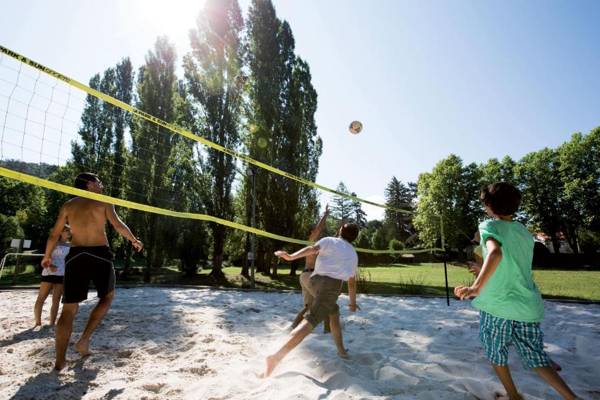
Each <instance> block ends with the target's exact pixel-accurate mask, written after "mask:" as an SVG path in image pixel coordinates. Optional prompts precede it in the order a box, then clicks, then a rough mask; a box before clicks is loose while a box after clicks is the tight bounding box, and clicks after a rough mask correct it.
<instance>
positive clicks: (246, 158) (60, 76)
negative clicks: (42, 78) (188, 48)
mask: <svg viewBox="0 0 600 400" xmlns="http://www.w3.org/2000/svg"><path fill="white" fill-rule="evenodd" d="M0 53H2V54H5V55H7V56H9V57H12V58H14V59H16V60H18V61H20V62H22V63H24V64H26V65H29V66H30V67H32V68H35V69H37V70H38V71H41V72H43V73H45V74H48V75H50V76H52V77H54V78H56V79H59V80H61V81H63V82H65V83H67V84H69V85H71V86H73V87H75V88H77V89H80V90H82V91H84V92H86V93H87V94H89V95H91V96H94V97H97V98H99V99H101V100H104V101H105V102H107V103H110V104H112V105H114V106H116V107H119V108H122V109H123V110H126V111H128V112H130V113H132V114H134V115H137V116H138V117H140V118H143V119H145V120H147V121H150V122H152V123H154V124H156V125H159V126H162V127H163V128H166V129H168V130H170V131H172V132H174V133H177V134H179V135H182V136H184V137H186V138H188V139H191V140H194V141H196V142H199V143H202V144H203V145H205V146H208V147H210V148H212V149H215V150H218V151H221V152H223V153H225V154H228V155H230V156H232V157H236V158H237V159H239V160H242V161H244V162H247V163H249V164H253V165H256V166H257V167H260V168H262V169H265V170H267V171H269V172H273V173H274V174H278V175H281V176H284V177H286V178H289V179H292V180H294V181H296V182H299V183H301V184H303V185H307V186H310V187H312V188H315V189H319V190H323V191H326V192H329V193H333V194H335V195H337V196H341V197H344V198H347V199H351V200H354V201H360V202H362V203H365V204H370V205H372V206H376V207H381V208H385V209H388V210H391V211H395V212H399V213H404V214H412V211H409V210H403V209H400V208H394V207H388V206H386V205H385V204H379V203H375V202H373V201H370V200H366V199H362V198H360V197H357V196H353V195H351V194H348V193H342V192H339V191H337V190H334V189H331V188H328V187H327V186H323V185H320V184H318V183H316V182H312V181H309V180H308V179H304V178H302V177H299V176H296V175H293V174H290V173H288V172H285V171H282V170H280V169H278V168H275V167H272V166H270V165H268V164H265V163H263V162H260V161H257V160H255V159H253V158H251V157H249V156H248V155H246V154H243V153H238V152H237V151H234V150H231V149H228V148H226V147H223V146H221V145H219V144H217V143H214V142H211V141H210V140H208V139H205V138H203V137H202V136H198V135H196V134H194V133H192V132H190V131H188V130H185V129H183V128H181V127H179V126H177V125H174V124H171V123H169V122H166V121H163V120H162V119H160V118H157V117H155V116H153V115H150V114H148V113H146V112H144V111H142V110H139V109H137V108H135V107H132V106H130V105H129V104H127V103H124V102H122V101H120V100H118V99H115V98H114V97H111V96H108V95H106V94H104V93H102V92H100V91H98V90H95V89H92V88H90V87H89V86H86V85H84V84H83V83H80V82H78V81H76V80H74V79H71V78H69V77H68V76H65V75H63V74H61V73H59V72H56V71H54V70H52V69H50V68H48V67H46V66H44V65H42V64H40V63H37V62H35V61H33V60H30V59H29V58H27V57H25V56H23V55H21V54H18V53H15V52H14V51H12V50H10V49H7V48H6V47H3V46H0Z"/></svg>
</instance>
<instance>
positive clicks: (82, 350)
mask: <svg viewBox="0 0 600 400" xmlns="http://www.w3.org/2000/svg"><path fill="white" fill-rule="evenodd" d="M75 349H77V351H78V352H79V354H80V355H81V357H86V356H89V355H90V354H92V353H91V352H90V341H89V340H83V339H79V340H78V341H77V343H75Z"/></svg>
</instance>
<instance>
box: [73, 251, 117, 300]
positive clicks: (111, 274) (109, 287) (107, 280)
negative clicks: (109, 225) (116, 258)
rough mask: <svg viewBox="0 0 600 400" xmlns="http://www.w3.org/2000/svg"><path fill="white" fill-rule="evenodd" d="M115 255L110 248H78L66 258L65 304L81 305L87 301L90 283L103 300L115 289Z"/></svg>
mask: <svg viewBox="0 0 600 400" xmlns="http://www.w3.org/2000/svg"><path fill="white" fill-rule="evenodd" d="M112 260H113V254H112V253H111V251H110V248H109V247H108V246H90V247H84V246H77V247H71V251H69V254H68V255H67V257H66V258H65V283H64V285H65V287H64V294H63V299H62V302H63V303H66V304H68V303H79V302H81V301H83V300H85V299H87V294H88V287H89V284H90V281H92V282H94V286H95V287H96V291H97V292H98V297H99V298H103V297H105V296H106V295H107V294H108V293H110V292H111V291H113V290H114V288H115V270H114V268H113V262H112Z"/></svg>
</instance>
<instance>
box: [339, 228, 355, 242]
mask: <svg viewBox="0 0 600 400" xmlns="http://www.w3.org/2000/svg"><path fill="white" fill-rule="evenodd" d="M340 236H341V237H342V239H346V240H347V241H348V242H350V243H352V242H353V241H354V239H356V237H357V236H358V225H356V224H344V225H343V226H342V231H341V232H340Z"/></svg>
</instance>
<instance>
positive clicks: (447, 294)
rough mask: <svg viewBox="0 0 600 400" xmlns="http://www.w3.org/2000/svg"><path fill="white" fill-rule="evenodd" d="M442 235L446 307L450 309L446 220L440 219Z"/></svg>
mask: <svg viewBox="0 0 600 400" xmlns="http://www.w3.org/2000/svg"><path fill="white" fill-rule="evenodd" d="M440 233H441V236H442V238H441V242H442V249H443V250H444V253H443V254H444V255H443V260H444V278H445V279H446V305H447V306H448V307H450V289H449V287H448V264H447V260H448V251H447V250H446V238H445V235H444V218H443V216H442V217H440Z"/></svg>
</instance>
